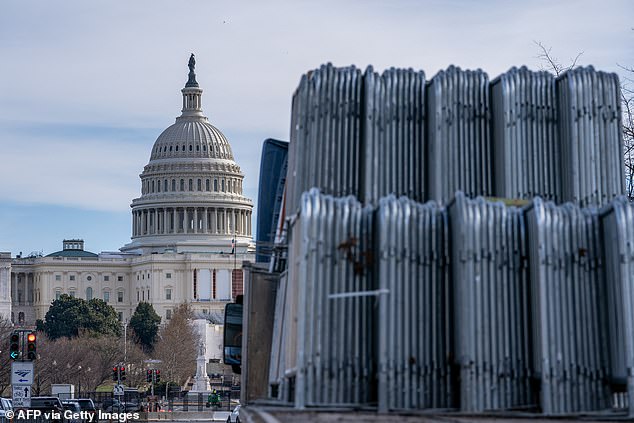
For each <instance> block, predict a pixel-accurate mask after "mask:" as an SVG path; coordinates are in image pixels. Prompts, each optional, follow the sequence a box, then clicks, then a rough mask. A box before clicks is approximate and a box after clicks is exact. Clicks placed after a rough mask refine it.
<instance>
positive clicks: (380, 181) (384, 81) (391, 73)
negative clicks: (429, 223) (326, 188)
mask: <svg viewBox="0 0 634 423" xmlns="http://www.w3.org/2000/svg"><path fill="white" fill-rule="evenodd" d="M363 104H364V119H363V121H362V123H363V131H362V133H363V145H362V150H363V154H364V156H363V160H362V165H363V169H364V172H363V174H362V176H363V178H362V185H363V189H362V191H361V192H360V193H359V198H360V199H361V200H362V201H364V202H365V203H372V204H377V202H378V200H379V198H381V197H384V196H386V195H388V194H397V195H407V196H408V197H409V198H410V199H412V200H415V201H421V202H422V201H425V198H426V195H425V171H426V167H425V126H424V124H425V74H424V73H423V72H422V71H414V70H412V69H394V68H391V69H388V70H386V71H385V72H383V74H381V75H379V74H378V73H376V72H374V70H373V68H372V66H369V67H368V68H367V69H366V71H365V73H364V102H363ZM396 163H399V165H398V166H395V164H396Z"/></svg>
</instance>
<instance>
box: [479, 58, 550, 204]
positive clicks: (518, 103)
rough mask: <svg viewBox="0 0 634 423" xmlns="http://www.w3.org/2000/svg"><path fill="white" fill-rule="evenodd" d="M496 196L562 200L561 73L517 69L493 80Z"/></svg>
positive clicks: (492, 101)
mask: <svg viewBox="0 0 634 423" xmlns="http://www.w3.org/2000/svg"><path fill="white" fill-rule="evenodd" d="M491 105H492V112H493V114H492V121H493V125H492V128H493V140H494V146H493V151H494V163H495V169H494V174H495V187H494V192H495V196H496V197H502V198H524V199H528V198H532V197H535V196H541V197H542V198H544V199H545V200H552V201H556V202H557V201H559V200H560V199H561V176H560V169H559V168H560V157H561V153H560V151H559V142H558V132H557V130H558V127H557V101H556V96H555V78H554V76H553V75H552V74H550V73H548V72H531V71H529V70H528V69H527V68H526V67H522V68H520V69H517V68H512V69H510V70H509V71H508V72H506V73H504V74H502V75H500V76H499V77H498V78H496V79H495V80H493V81H492V82H491Z"/></svg>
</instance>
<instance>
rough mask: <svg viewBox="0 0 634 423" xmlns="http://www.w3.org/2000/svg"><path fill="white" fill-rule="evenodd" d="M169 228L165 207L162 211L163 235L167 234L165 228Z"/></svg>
mask: <svg viewBox="0 0 634 423" xmlns="http://www.w3.org/2000/svg"><path fill="white" fill-rule="evenodd" d="M168 227H169V216H168V215H167V207H165V208H164V209H163V233H164V234H166V233H167V228H168Z"/></svg>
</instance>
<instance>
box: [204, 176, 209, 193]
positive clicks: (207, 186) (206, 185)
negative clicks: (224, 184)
mask: <svg viewBox="0 0 634 423" xmlns="http://www.w3.org/2000/svg"><path fill="white" fill-rule="evenodd" d="M205 190H206V191H209V179H206V180H205Z"/></svg>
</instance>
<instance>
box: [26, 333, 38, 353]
mask: <svg viewBox="0 0 634 423" xmlns="http://www.w3.org/2000/svg"><path fill="white" fill-rule="evenodd" d="M36 340H37V336H36V335H35V332H31V333H29V334H28V335H26V358H27V360H35V359H36V358H37V349H36V345H35V341H36Z"/></svg>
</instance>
